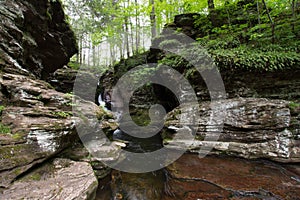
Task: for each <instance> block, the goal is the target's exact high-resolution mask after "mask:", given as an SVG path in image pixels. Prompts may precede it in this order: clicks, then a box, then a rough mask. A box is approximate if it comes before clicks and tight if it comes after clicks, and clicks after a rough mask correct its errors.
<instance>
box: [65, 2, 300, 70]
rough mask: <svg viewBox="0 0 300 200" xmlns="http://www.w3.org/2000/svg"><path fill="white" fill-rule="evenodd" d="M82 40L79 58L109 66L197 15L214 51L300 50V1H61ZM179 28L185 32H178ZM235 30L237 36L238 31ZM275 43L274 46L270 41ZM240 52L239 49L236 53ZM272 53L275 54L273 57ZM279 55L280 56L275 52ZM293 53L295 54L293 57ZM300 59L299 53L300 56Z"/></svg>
mask: <svg viewBox="0 0 300 200" xmlns="http://www.w3.org/2000/svg"><path fill="white" fill-rule="evenodd" d="M62 2H63V4H64V7H65V10H66V13H67V15H68V20H69V23H70V24H71V26H72V28H73V30H74V32H75V34H76V36H77V39H78V44H79V50H80V51H79V54H78V55H77V57H76V58H74V59H75V60H76V62H78V63H80V64H86V65H91V66H102V65H104V66H108V65H112V64H114V63H116V62H117V61H118V60H120V59H122V58H126V57H130V56H132V55H135V54H138V53H142V52H144V51H146V50H148V49H149V47H150V44H151V39H154V38H155V37H157V36H158V35H159V33H160V32H161V31H162V29H163V27H164V26H165V25H166V24H170V23H172V22H173V21H174V16H176V15H178V14H184V13H198V14H200V15H199V16H200V17H199V18H198V19H195V26H196V27H197V28H198V29H199V30H201V32H202V33H203V35H199V37H198V38H196V39H197V40H198V41H199V42H200V43H201V44H203V45H206V46H208V47H209V48H210V49H212V50H213V51H215V53H218V54H223V55H224V56H230V55H227V54H234V53H232V52H223V49H226V48H225V47H226V46H230V45H232V44H233V45H238V47H239V49H240V52H243V48H248V47H250V46H246V47H245V46H244V45H242V44H244V43H247V44H248V43H249V44H251V45H252V46H254V47H256V46H259V44H261V46H263V47H264V48H267V47H266V46H265V44H268V45H267V46H272V45H273V46H276V45H277V46H276V47H274V48H275V49H277V50H278V49H280V48H285V50H284V51H283V52H286V51H289V50H291V49H292V51H293V52H296V53H299V49H298V47H297V46H299V44H298V42H295V41H299V32H300V31H299V17H298V16H299V7H300V6H299V4H300V2H299V1H298V0H243V1H236V0H225V1H224V0H62ZM179 31H180V30H179ZM233 33H234V34H233ZM269 44H270V45H269ZM236 53H239V52H236ZM270 56H273V55H270ZM274 56H275V55H274ZM288 56H294V57H297V56H298V54H296V55H294V54H293V55H292V54H291V55H288ZM298 57H299V56H298Z"/></svg>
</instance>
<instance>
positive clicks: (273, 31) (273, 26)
mask: <svg viewBox="0 0 300 200" xmlns="http://www.w3.org/2000/svg"><path fill="white" fill-rule="evenodd" d="M262 2H263V4H264V6H265V8H266V11H267V15H268V18H269V20H270V23H271V28H272V43H273V44H274V43H275V23H274V21H273V19H272V17H271V15H270V11H269V8H268V7H267V4H266V2H265V0H262Z"/></svg>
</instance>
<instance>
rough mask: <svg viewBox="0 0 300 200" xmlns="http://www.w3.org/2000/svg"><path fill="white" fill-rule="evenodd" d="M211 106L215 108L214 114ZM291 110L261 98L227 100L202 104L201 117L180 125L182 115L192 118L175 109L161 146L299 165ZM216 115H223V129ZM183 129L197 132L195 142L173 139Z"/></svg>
mask: <svg viewBox="0 0 300 200" xmlns="http://www.w3.org/2000/svg"><path fill="white" fill-rule="evenodd" d="M211 106H214V109H213V111H212V109H211V108H212V107H211ZM291 106H292V105H291V103H290V102H288V101H284V100H267V99H260V98H246V99H244V98H238V99H227V100H221V101H216V102H213V103H212V104H210V102H204V103H202V104H200V106H199V113H200V115H201V116H200V120H199V122H198V123H195V124H182V123H180V121H179V119H180V116H181V114H182V116H184V117H189V118H193V116H191V115H187V114H186V113H181V114H180V110H179V109H178V108H176V109H174V110H173V111H172V112H170V113H169V114H168V116H167V120H166V123H165V126H166V131H164V132H163V137H164V141H165V142H164V143H165V146H166V147H169V148H176V149H183V148H185V147H186V146H189V148H188V150H189V151H190V152H201V151H200V149H201V147H202V149H204V148H207V147H208V148H209V147H213V149H212V151H211V152H210V153H211V154H227V155H231V156H238V157H243V158H250V159H251V158H267V159H271V160H275V161H279V162H299V161H300V148H299V143H300V141H299V139H300V132H299V124H300V123H299V116H297V115H294V114H293V115H291V110H290V109H291ZM292 107H293V106H292ZM218 112H223V116H224V121H223V122H224V124H223V125H224V126H223V128H222V123H220V122H222V120H221V119H219V115H218ZM298 115H299V113H298ZM189 121H191V120H189ZM186 128H188V129H191V128H192V129H195V130H197V131H196V135H195V140H186V139H185V137H183V138H179V139H174V140H173V139H172V138H173V137H174V136H175V135H176V134H177V133H182V132H184V130H185V129H186ZM216 130H217V132H216ZM216 133H219V135H218V136H219V138H218V139H217V140H215V139H210V138H211V137H210V136H216Z"/></svg>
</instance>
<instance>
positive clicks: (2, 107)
mask: <svg viewBox="0 0 300 200" xmlns="http://www.w3.org/2000/svg"><path fill="white" fill-rule="evenodd" d="M4 109H5V106H0V116H1V115H2V111H3V110H4Z"/></svg>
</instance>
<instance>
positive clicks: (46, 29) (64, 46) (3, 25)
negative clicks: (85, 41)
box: [0, 0, 77, 79]
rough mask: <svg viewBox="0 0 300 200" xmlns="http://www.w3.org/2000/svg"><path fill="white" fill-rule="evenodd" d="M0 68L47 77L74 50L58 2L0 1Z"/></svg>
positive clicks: (6, 70) (64, 62)
mask: <svg viewBox="0 0 300 200" xmlns="http://www.w3.org/2000/svg"><path fill="white" fill-rule="evenodd" d="M0 16H1V21H0V69H1V70H3V71H5V72H11V73H18V74H23V75H29V74H33V75H35V76H36V77H37V78H43V79H45V78H47V77H48V76H49V73H52V72H54V71H55V70H56V69H58V68H61V67H62V66H63V65H65V64H67V63H68V61H69V58H70V57H71V56H72V55H73V54H75V53H76V52H77V47H76V41H75V36H74V33H73V32H72V31H71V29H70V27H69V25H68V24H67V23H66V21H65V15H64V12H63V9H62V6H61V3H60V1H58V0H54V1H50V0H30V1H29V0H24V1H11V0H4V1H0Z"/></svg>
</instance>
